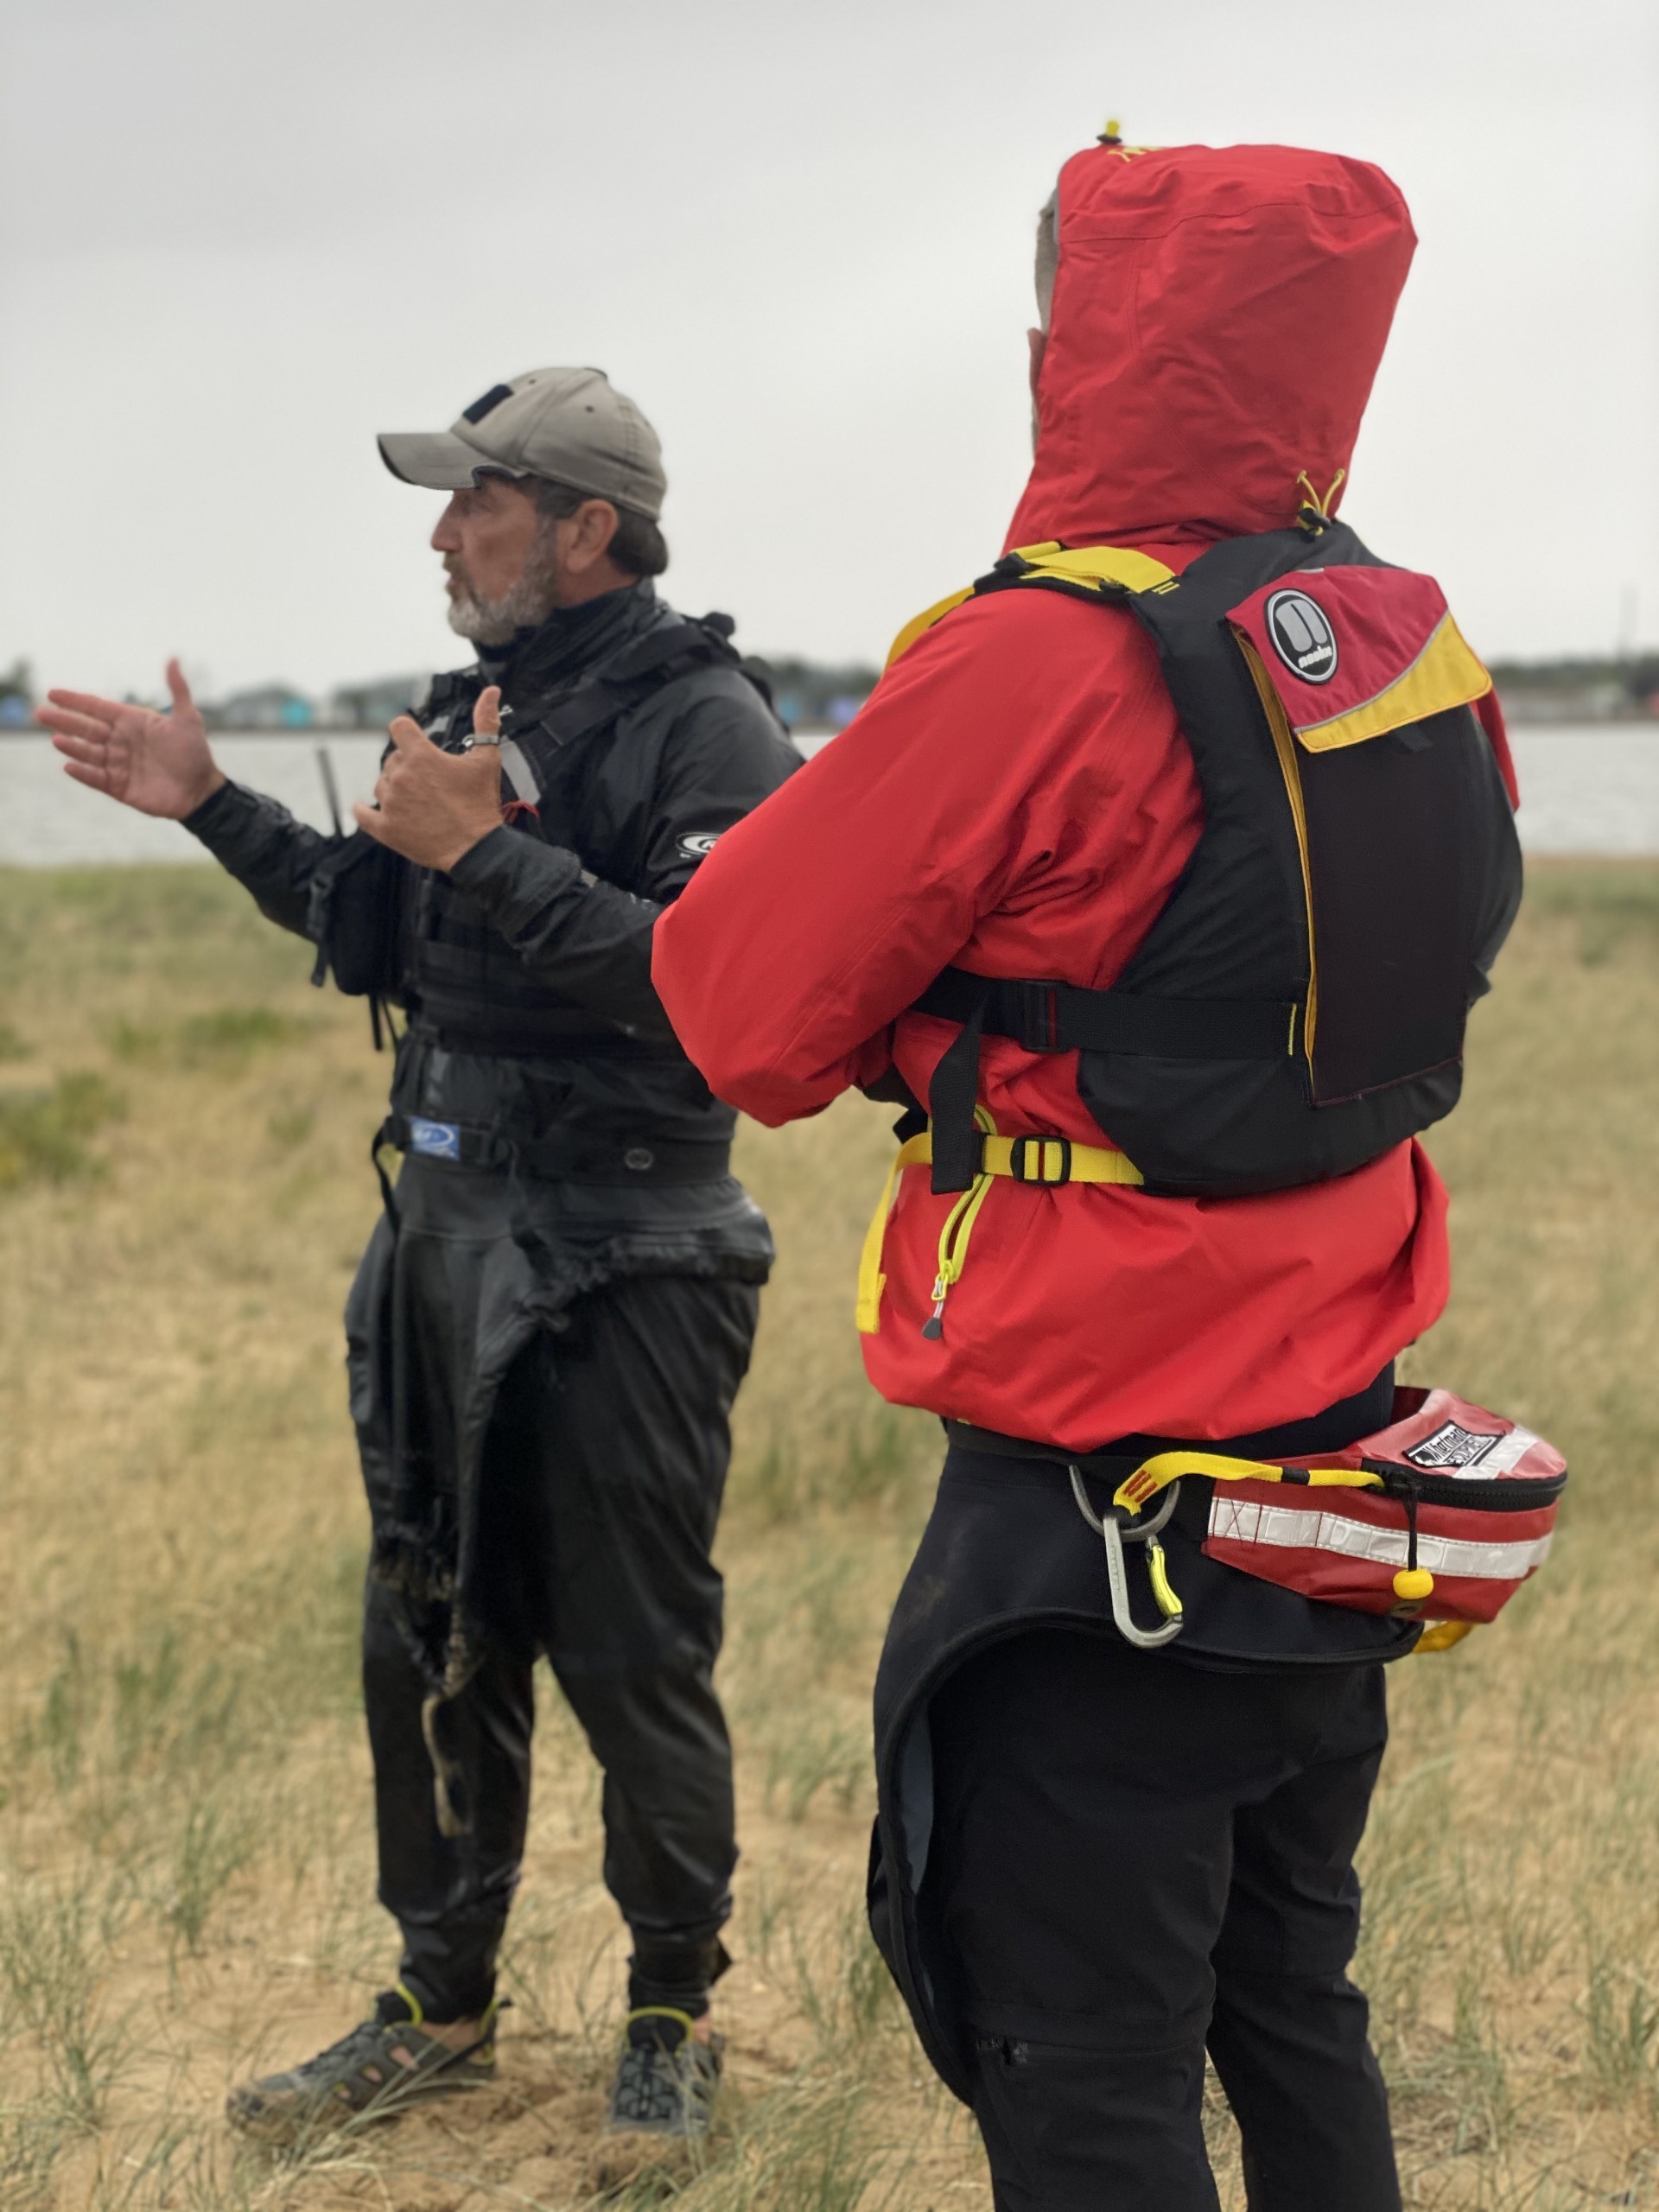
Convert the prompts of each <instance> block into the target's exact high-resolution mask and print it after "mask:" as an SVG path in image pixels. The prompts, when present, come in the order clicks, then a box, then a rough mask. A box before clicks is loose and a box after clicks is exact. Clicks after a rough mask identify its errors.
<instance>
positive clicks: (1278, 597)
mask: <svg viewBox="0 0 1659 2212" xmlns="http://www.w3.org/2000/svg"><path fill="white" fill-rule="evenodd" d="M1267 622H1268V637H1269V638H1271V639H1272V640H1273V650H1274V652H1276V653H1277V654H1278V656H1279V658H1280V659H1281V661H1283V663H1284V664H1285V666H1286V667H1287V669H1288V670H1289V671H1290V672H1291V674H1292V675H1293V676H1298V677H1300V678H1301V680H1302V682H1303V683H1329V682H1330V681H1331V679H1332V677H1333V676H1334V675H1335V674H1336V672H1337V633H1336V632H1335V631H1334V630H1333V629H1332V627H1331V624H1330V621H1329V620H1328V619H1327V617H1326V615H1325V610H1324V608H1323V607H1319V605H1317V604H1316V602H1315V601H1313V600H1311V599H1310V598H1309V597H1308V595H1307V594H1306V592H1305V591H1276V592H1274V594H1273V597H1272V598H1271V599H1270V600H1269V601H1268V608H1267Z"/></svg>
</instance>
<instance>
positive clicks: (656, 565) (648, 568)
mask: <svg viewBox="0 0 1659 2212" xmlns="http://www.w3.org/2000/svg"><path fill="white" fill-rule="evenodd" d="M594 496H595V495H594V493H591V492H579V491H577V490H576V488H575V486H574V485H571V484H559V483H556V482H555V481H554V480H553V479H552V478H551V477H539V478H537V480H536V512H537V514H538V515H540V516H541V517H542V518H543V520H544V521H547V522H562V521H563V519H564V518H565V517H566V516H567V515H573V514H575V512H576V509H577V508H578V507H579V506H581V505H582V503H583V502H584V500H587V499H593V498H594ZM611 504H612V505H613V506H615V507H616V535H615V537H613V538H612V540H611V543H610V546H609V549H608V550H609V552H610V556H611V558H612V560H613V561H614V562H615V563H616V565H617V567H618V568H619V569H625V570H626V572H627V574H628V575H631V576H660V575H662V573H663V570H664V569H665V568H667V566H668V543H667V540H666V539H665V538H664V536H663V533H662V531H660V530H659V529H658V526H657V524H655V523H654V522H653V521H652V518H651V517H650V516H649V515H642V514H640V513H639V512H638V511H637V510H636V509H635V508H632V507H624V506H619V505H617V503H616V501H615V500H613V501H612V502H611Z"/></svg>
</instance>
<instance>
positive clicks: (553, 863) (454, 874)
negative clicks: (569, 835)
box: [449, 822, 582, 938]
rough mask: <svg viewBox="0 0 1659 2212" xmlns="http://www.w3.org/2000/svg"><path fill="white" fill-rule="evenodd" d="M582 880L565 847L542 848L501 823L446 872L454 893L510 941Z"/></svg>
mask: <svg viewBox="0 0 1659 2212" xmlns="http://www.w3.org/2000/svg"><path fill="white" fill-rule="evenodd" d="M449 880H450V882H451V883H453V884H454V887H455V888H456V890H457V891H463V892H465V893H466V894H467V898H469V899H472V900H473V901H474V903H475V904H476V905H477V906H480V907H482V909H483V910H484V913H485V915H486V918H487V919H488V920H490V921H492V922H493V923H494V925H495V926H496V927H497V929H499V931H501V933H502V935H503V936H504V937H505V938H512V937H513V936H514V935H515V933H516V932H517V931H520V930H523V929H526V928H528V927H529V925H531V923H532V922H533V921H534V920H535V919H536V918H537V916H538V915H539V914H540V913H541V912H543V909H544V908H545V907H546V906H547V904H548V902H549V900H550V899H556V898H557V897H558V896H559V895H560V894H561V893H563V892H566V891H569V890H570V889H571V888H572V887H573V886H575V884H577V883H579V882H580V881H581V880H582V862H581V861H579V860H578V859H577V858H576V856H575V854H574V853H572V852H569V851H567V850H566V849H565V848H564V847H563V845H543V844H542V843H541V842H539V841H538V840H537V839H536V838H534V837H527V836H525V835H524V832H523V831H522V830H521V829H508V827H507V825H506V824H505V822H504V823H502V824H501V826H500V827H499V829H492V830H491V831H490V832H489V833H488V835H487V836H483V837H480V839H479V841H478V842H477V844H475V845H474V847H473V848H472V849H471V850H470V851H469V852H465V853H463V854H462V855H461V858H460V859H459V860H458V861H456V862H455V864H454V867H453V868H451V869H450V870H449Z"/></svg>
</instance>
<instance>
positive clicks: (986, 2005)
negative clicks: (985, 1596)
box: [918, 1629, 1400, 2212]
mask: <svg viewBox="0 0 1659 2212" xmlns="http://www.w3.org/2000/svg"><path fill="white" fill-rule="evenodd" d="M930 1726H931V1732H932V1743H933V1757H934V1775H935V1789H936V1793H937V1794H936V1798H935V1808H936V1810H935V1820H934V1824H933V1831H932V1833H933V1841H932V1846H931V1857H930V1860H929V1864H928V1867H927V1871H926V1874H925V1879H924V1882H923V1885H922V1889H921V1891H920V1893H919V1897H918V1905H919V1907H920V1909H921V1910H922V1911H923V1913H924V1915H925V1916H926V1917H927V1919H928V1920H929V1922H930V1923H931V1927H932V1929H933V1933H934V1945H935V1955H936V1956H938V1957H940V1958H942V1959H944V1961H947V1962H948V1971H950V1973H951V1974H953V1975H954V1976H955V1977H956V1980H957V1987H956V1988H955V1990H954V1992H953V1997H954V2005H953V2009H955V2010H957V2014H958V2017H959V2018H964V2019H965V2021H966V2022H967V2024H968V2027H969V2033H970V2036H971V2037H972V2042H973V2062H972V2073H973V2090H974V2109H975V2113H976V2118H977V2119H978V2121H979V2124H980V2128H981V2131H982V2134H983V2136H984V2139H985V2145H986V2150H987V2152H988V2156H989V2159H990V2164H991V2172H992V2178H993V2183H994V2187H995V2204H996V2206H997V2212H1104V2208H1108V2207H1109V2208H1110V2212H1216V2208H1217V2194H1216V2188H1215V2183H1214V2180H1213V2178H1212V2177H1211V2171H1210V2166H1209V2162H1208V2159H1207V2158H1206V2156H1205V2146H1204V2137H1203V2131H1202V2127H1201V2125H1200V2107H1201V2104H1202V2099H1203V2091H1204V2058H1205V2046H1206V2044H1208V2047H1209V2050H1210V2052H1211V2056H1213V2058H1214V2060H1215V2063H1216V2069H1217V2073H1218V2074H1219V2075H1220V2077H1221V2081H1222V2083H1223V2086H1224V2088H1225V2089H1226V2092H1227V2094H1228V2098H1229V2101H1230V2103H1231V2105H1232V2108H1233V2112H1234V2115H1235V2117H1236V2120H1237V2121H1238V2124H1239V2128H1240V2132H1241V2134H1242V2136H1243V2146H1244V2158H1245V2171H1246V2177H1247V2183H1248V2190H1249V2204H1250V2207H1251V2212H1398V2208H1399V2204H1400V2195H1399V2187H1398V2183H1397V2181H1396V2179H1395V2164H1394V2154H1393V2149H1392V2145H1391V2140H1390V2137H1389V2116H1388V2099H1387V2094H1386V2092H1385V2090H1384V2088H1383V2081H1382V2077H1381V2075H1380V2073H1379V2071H1378V2069H1377V2066H1376V2059H1375V2057H1374V2056H1373V2055H1372V2053H1371V2050H1370V2044H1369V2042H1368V2040H1367V2035H1366V2007H1365V2000H1364V1999H1363V1996H1361V1994H1360V1993H1359V1992H1358V1991H1357V1989H1356V1988H1355V1987H1354V1986H1353V1985H1352V1984H1351V1982H1350V1981H1349V1980H1348V1979H1347V1975H1346V1971H1345V1969H1346V1967H1347V1965H1348V1961H1349V1960H1350V1959H1351V1956H1352V1954H1353V1948H1354V1943H1355V1941H1356V1938H1357V1933H1358V1926H1359V1887H1358V1883H1357V1879H1356V1878H1355V1875H1354V1872H1353V1853H1354V1849H1355V1847H1356V1846H1357V1843H1358V1841H1359V1838H1360V1834H1361V1832H1362V1830H1363V1827H1364V1823H1365V1815H1366V1810H1367V1808H1368V1805H1369V1803H1370V1795H1371V1790H1372V1787H1373V1785H1374V1783H1375V1781H1376V1773H1377V1769H1378V1766H1379V1764H1380V1763H1381V1759H1382V1755H1383V1743H1384V1740H1385V1737H1386V1730H1387V1724H1386V1718H1385V1711H1384V1700H1383V1672H1382V1669H1381V1668H1380V1667H1379V1666H1376V1665H1373V1664H1365V1665H1359V1666H1352V1667H1343V1668H1327V1669H1313V1668H1306V1669H1302V1670H1300V1672H1294V1673H1293V1672H1290V1671H1287V1670H1275V1671H1273V1672H1265V1671H1264V1672H1261V1673H1249V1674H1243V1673H1239V1674H1223V1673H1218V1672H1211V1671H1207V1670H1201V1669H1198V1668H1196V1667H1193V1666H1190V1665H1184V1664H1182V1663H1180V1662H1177V1661H1175V1660H1173V1659H1172V1658H1171V1657H1170V1656H1167V1655H1166V1654H1161V1653H1146V1652H1138V1651H1134V1650H1131V1649H1128V1647H1127V1646H1125V1645H1124V1644H1122V1643H1121V1642H1119V1641H1118V1640H1117V1639H1116V1638H1115V1637H1095V1636H1090V1635H1087V1634H1084V1633H1080V1632H1077V1631H1072V1630H1042V1629H1039V1630H1030V1631H1027V1632H1026V1633H1024V1634H1021V1635H1018V1636H1015V1637H1011V1638H1009V1639H1007V1641H1005V1642H1002V1643H995V1644H992V1645H991V1646H989V1647H988V1649H983V1650H982V1651H981V1652H979V1653H978V1654H976V1656H973V1657H972V1658H970V1659H969V1660H968V1661H967V1662H965V1663H964V1664H963V1667H962V1668H961V1669H959V1670H958V1671H957V1673H956V1674H955V1675H952V1676H951V1677H950V1679H949V1680H948V1681H946V1683H945V1684H944V1688H942V1689H941V1690H940V1691H939V1692H938V1694H937V1695H936V1697H935V1698H934V1700H933V1701H932V1705H931V1713H930Z"/></svg>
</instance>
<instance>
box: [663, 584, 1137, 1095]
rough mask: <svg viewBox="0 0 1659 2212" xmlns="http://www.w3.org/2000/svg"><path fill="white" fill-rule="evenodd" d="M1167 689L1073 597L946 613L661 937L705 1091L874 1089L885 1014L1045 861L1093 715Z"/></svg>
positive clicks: (720, 850)
mask: <svg viewBox="0 0 1659 2212" xmlns="http://www.w3.org/2000/svg"><path fill="white" fill-rule="evenodd" d="M1161 690H1162V687H1161V684H1160V680H1159V677H1158V675H1157V670H1156V663H1155V660H1154V658H1153V656H1152V653H1151V649H1150V648H1149V647H1148V646H1147V645H1146V644H1145V642H1144V640H1141V639H1140V638H1139V637H1138V635H1137V634H1136V633H1135V632H1134V631H1133V628H1132V626H1131V625H1130V624H1128V622H1126V621H1124V622H1119V621H1114V620H1112V618H1111V617H1110V616H1109V615H1105V616H1103V613H1102V612H1101V610H1099V609H1096V608H1091V607H1084V606H1080V605H1079V604H1078V603H1077V601H1071V600H1065V599H1063V598H1060V597H1058V595H1056V594H1051V593H1045V592H1037V591H1033V592H1009V593H1003V594H997V595H995V597H989V598H986V599H982V600H978V601H969V603H968V604H966V605H964V606H963V607H958V608H957V609H956V610H955V611H954V612H953V613H950V614H948V615H947V616H945V618H944V620H943V621H942V622H941V623H939V624H938V626H937V627H936V628H934V629H932V630H931V631H929V632H927V633H926V634H925V636H924V637H923V638H922V639H919V640H918V642H917V644H915V645H912V647H911V649H910V651H909V652H907V653H906V655H905V657H904V658H903V659H902V660H900V661H899V662H898V663H897V664H895V665H894V666H893V668H892V669H891V670H890V671H888V672H887V675H886V676H885V677H883V678H882V680H881V683H880V684H879V686H878V687H877V689H876V690H875V692H874V695H873V696H872V697H871V698H870V700H869V702H868V704H867V705H866V706H865V708H864V709H863V710H862V712H861V714H860V715H858V717H857V719H856V720H855V721H854V722H853V723H852V724H851V725H850V726H849V728H848V729H846V730H845V731H844V732H843V733H842V735H841V736H839V737H838V738H836V740H835V741H834V742H833V743H832V744H830V745H829V746H827V747H825V748H824V750H823V752H822V753H819V754H818V755H817V758H816V759H815V760H812V761H811V762H810V763H809V765H808V766H807V767H806V768H804V770H803V771H802V772H801V773H799V774H798V775H796V776H793V777H791V779H790V780H789V782H788V783H787V784H785V785H784V787H783V789H782V790H781V791H778V792H776V793H774V795H773V796H772V798H769V799H768V800H767V801H766V804H764V805H763V806H761V807H760V808H758V809H757V810H755V812H754V813H753V814H752V815H750V816H749V817H747V820H745V821H743V822H741V823H738V824H737V825H736V827H735V828H734V829H730V830H728V832H727V834H726V835H725V836H723V837H722V838H721V841H720V843H719V845H718V846H717V847H716V848H715V851H714V852H713V853H712V854H711V855H709V859H708V860H707V861H705V862H704V863H703V865H702V868H699V869H698V871H697V874H696V877H695V878H694V879H693V880H692V882H691V884H690V887H688V889H687V890H686V891H685V892H684V893H683V895H682V897H681V899H680V900H679V902H678V904H677V906H674V907H673V908H672V909H671V910H670V911H669V912H667V913H665V914H664V916H663V917H662V918H661V919H660V921H659V922H658V925H657V930H656V937H655V950H654V957H653V964H652V979H653V981H654V982H655V983H656V986H657V989H658V994H659V995H660V996H661V998H662V1001H663V1003H664V1006H665V1007H666V1008H667V1010H668V1014H669V1018H670V1020H671V1022H672V1023H673V1026H674V1028H675V1030H676V1032H677V1034H678V1036H679V1039H680V1041H681V1043H682V1044H683V1046H684V1047H685V1049H686V1051H687V1052H688V1053H689V1054H690V1057H691V1058H692V1060H693V1061H694V1062H695V1063H696V1065H697V1066H698V1067H699V1068H700V1069H701V1070H702V1073H703V1075H704V1077H706V1078H707V1080H708V1082H709V1086H710V1088H711V1089H712V1090H714V1091H715V1093H716V1094H717V1095H718V1096H720V1097H721V1098H724V1099H726V1100H728V1102H729V1103H732V1104H734V1105H735V1106H739V1107H741V1108H742V1109H743V1110H744V1111H745V1112H746V1113H748V1114H752V1115H753V1116H754V1117H755V1119H756V1120H757V1121H761V1122H771V1123H778V1122H786V1121H790V1120H792V1119H794V1118H795V1117H797V1116H800V1115H803V1114H810V1113H814V1112H816V1111H817V1109H819V1108H821V1107H823V1106H824V1105H827V1104H828V1103H829V1100H830V1099H832V1098H833V1097H835V1096H836V1094H837V1093H838V1092H840V1091H842V1090H846V1089H847V1088H848V1087H849V1084H854V1083H858V1082H869V1081H872V1080H874V1077H876V1076H878V1075H879V1074H880V1072H881V1071H882V1070H883V1069H884V1068H885V1067H886V1065H887V1059H888V1033H889V1029H890V1025H891V1024H892V1022H893V1020H894V1019H895V1017H896V1016H897V1015H899V1014H901V1013H902V1012H903V1011H904V1009H905V1008H906V1007H908V1006H909V1005H910V1004H911V1002H912V1000H914V999H915V998H916V997H917V996H918V994H919V993H920V992H921V991H922V990H923V989H925V987H926V986H927V985H928V984H929V983H930V982H931V981H932V980H933V978H934V977H935V976H937V975H938V972H939V970H940V969H942V968H944V967H947V966H948V965H950V963H951V961H952V960H953V959H954V958H955V957H957V954H958V953H959V952H961V951H962V950H963V947H964V946H965V945H966V944H968V943H969V939H970V938H972V937H973V935H974V932H975V930H976V925H977V924H978V923H979V921H980V920H981V919H982V917H984V916H985V915H987V914H988V913H989V912H992V911H993V910H994V909H996V908H998V907H1003V908H1006V907H1007V906H1009V905H1010V904H1013V905H1015V906H1017V905H1018V903H1019V896H1020V889H1021V886H1022V884H1031V883H1034V882H1035V881H1036V880H1038V879H1039V878H1040V877H1041V876H1042V875H1043V874H1044V871H1045V870H1046V868H1047V867H1048V866H1049V865H1050V864H1051V863H1052V862H1053V861H1054V859H1055V853H1056V849H1057V847H1058V845H1060V844H1061V843H1063V842H1065V838H1066V836H1067V834H1068V833H1067V828H1066V823H1067V819H1068V815H1070V816H1071V818H1072V819H1074V820H1075V811H1074V810H1075V807H1076V805H1077V804H1078V803H1079V802H1078V797H1077V791H1076V789H1075V785H1076V781H1077V774H1078V772H1079V771H1080V769H1081V770H1082V771H1083V772H1085V773H1096V774H1097V773H1098V769H1099V754H1100V751H1101V746H1102V736H1101V733H1102V728H1103V719H1104V721H1105V722H1106V723H1108V724H1116V721H1117V720H1118V717H1117V716H1116V715H1114V714H1113V712H1112V707H1113V703H1114V701H1116V702H1117V703H1119V704H1121V705H1122V706H1123V707H1125V708H1127V709H1129V710H1130V711H1129V713H1128V715H1127V716H1126V717H1125V718H1124V720H1125V726H1126V727H1132V726H1133V724H1134V722H1135V720H1136V719H1137V718H1138V719H1141V720H1142V721H1143V720H1144V716H1145V710H1146V708H1147V705H1148V704H1149V703H1150V702H1153V701H1154V700H1155V699H1160V695H1161ZM1103 709H1105V710H1106V711H1105V715H1104V717H1103ZM1167 712H1168V709H1167V705H1166V703H1164V704H1162V705H1161V713H1162V714H1163V715H1167Z"/></svg>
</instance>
